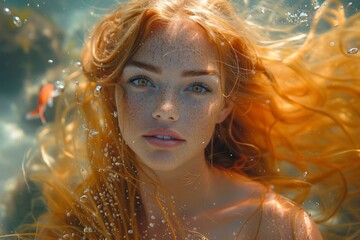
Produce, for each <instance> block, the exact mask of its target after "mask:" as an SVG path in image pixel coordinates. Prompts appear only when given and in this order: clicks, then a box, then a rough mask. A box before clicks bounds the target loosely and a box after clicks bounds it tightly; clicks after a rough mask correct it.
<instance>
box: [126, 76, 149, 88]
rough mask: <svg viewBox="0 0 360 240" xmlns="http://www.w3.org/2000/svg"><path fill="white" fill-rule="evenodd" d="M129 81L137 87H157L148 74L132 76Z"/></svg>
mask: <svg viewBox="0 0 360 240" xmlns="http://www.w3.org/2000/svg"><path fill="white" fill-rule="evenodd" d="M129 82H130V83H131V84H133V85H135V86H136V87H155V86H154V84H153V83H152V82H151V80H150V79H149V78H148V77H146V76H135V77H132V78H131V79H130V80H129Z"/></svg>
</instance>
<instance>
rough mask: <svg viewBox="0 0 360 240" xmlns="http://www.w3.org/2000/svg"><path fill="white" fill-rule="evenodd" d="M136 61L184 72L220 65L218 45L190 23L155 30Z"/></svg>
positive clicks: (198, 27) (195, 25)
mask: <svg viewBox="0 0 360 240" xmlns="http://www.w3.org/2000/svg"><path fill="white" fill-rule="evenodd" d="M132 59H133V60H137V61H145V62H148V63H152V64H157V65H166V66H170V67H171V66H172V65H176V66H177V67H182V68H189V67H190V68H194V67H211V68H215V67H216V65H217V63H218V61H217V59H218V57H217V50H216V47H215V44H213V43H211V42H210V41H209V39H208V37H207V35H206V33H205V31H204V30H203V29H202V28H201V27H200V26H199V25H197V24H195V23H191V22H180V21H179V22H177V23H174V24H171V25H168V26H161V27H157V28H155V29H154V30H152V31H151V32H150V34H149V36H148V38H147V39H146V40H145V41H144V42H143V43H142V46H141V47H140V48H139V49H138V51H137V52H136V53H135V55H134V56H133V57H132Z"/></svg>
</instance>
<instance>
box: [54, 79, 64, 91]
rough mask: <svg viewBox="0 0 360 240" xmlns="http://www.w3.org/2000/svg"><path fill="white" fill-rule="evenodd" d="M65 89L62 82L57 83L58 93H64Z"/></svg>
mask: <svg viewBox="0 0 360 240" xmlns="http://www.w3.org/2000/svg"><path fill="white" fill-rule="evenodd" d="M64 89H65V85H64V83H63V82H62V81H59V80H58V81H56V82H55V90H56V91H58V92H63V91H64Z"/></svg>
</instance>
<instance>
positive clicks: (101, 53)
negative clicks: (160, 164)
mask: <svg viewBox="0 0 360 240" xmlns="http://www.w3.org/2000/svg"><path fill="white" fill-rule="evenodd" d="M269 2H270V1H269ZM269 2H268V1H260V2H259V3H258V4H257V5H256V6H255V7H254V6H249V5H248V3H247V1H244V3H243V4H238V5H235V4H234V5H232V4H231V3H230V2H229V1H226V0H146V1H139V0H135V1H130V2H127V3H123V4H120V6H119V7H117V8H116V9H115V10H114V11H113V12H112V13H111V14H109V15H108V16H105V17H104V18H103V20H101V22H100V23H99V24H98V25H97V26H96V27H95V29H94V31H93V32H92V34H91V35H90V37H89V39H88V40H87V41H86V44H85V47H84V50H83V54H82V61H81V62H82V73H75V74H77V75H78V76H71V77H69V81H68V82H67V85H66V92H65V93H64V94H63V95H62V96H61V99H60V100H59V102H60V104H59V106H58V110H57V120H56V122H55V124H54V125H52V126H49V127H47V128H45V129H44V130H43V131H42V133H41V138H40V141H41V142H40V152H41V154H40V155H41V156H42V160H43V162H45V163H46V164H45V167H44V164H43V163H36V161H35V162H34V161H29V166H31V171H29V172H30V173H28V174H29V176H30V179H31V180H32V181H36V182H40V183H42V187H43V195H44V199H45V201H46V203H47V209H48V210H47V213H45V214H44V215H43V216H42V217H41V218H40V219H39V221H37V223H36V224H37V226H36V227H37V229H38V231H37V233H34V234H35V235H36V236H38V237H39V238H41V239H51V238H53V237H54V236H56V237H63V238H64V239H65V236H66V237H71V238H74V239H77V238H80V237H86V238H88V239H140V238H142V233H141V232H140V230H139V229H138V224H139V219H138V216H140V215H142V214H145V213H144V212H143V211H144V209H143V207H142V202H141V197H140V195H139V184H141V182H140V180H139V178H138V171H141V170H142V169H143V168H144V167H145V166H143V165H142V164H141V163H139V162H138V161H136V159H135V154H134V153H133V152H132V151H131V150H130V149H129V148H128V147H127V145H126V143H125V142H124V140H123V139H122V136H121V132H120V130H119V126H118V117H121V116H119V113H118V112H117V109H116V105H115V95H114V94H115V90H114V89H115V88H114V87H115V85H116V83H117V80H118V79H119V76H120V75H121V73H122V69H123V67H124V65H125V64H126V63H127V61H128V60H129V59H130V58H131V57H132V56H133V54H134V53H135V52H136V51H137V49H138V48H139V47H140V46H141V44H142V43H143V42H144V41H146V39H147V37H148V35H149V33H150V32H151V31H152V30H153V29H154V27H156V26H157V25H158V24H160V25H168V24H171V23H172V22H173V21H175V20H174V19H186V20H190V21H192V22H195V23H197V24H198V25H199V26H200V27H202V28H203V29H204V30H205V32H206V34H207V37H208V38H209V41H211V42H212V43H214V45H215V46H216V50H217V52H218V56H219V69H220V71H221V78H222V79H221V83H222V90H223V96H224V98H226V99H228V101H231V102H232V103H233V104H234V108H233V110H232V112H231V114H230V116H229V117H228V118H227V119H226V120H225V121H224V122H223V123H221V124H219V125H217V126H216V130H215V132H214V136H213V140H212V141H211V143H210V144H209V145H208V146H207V147H206V149H205V152H206V158H207V160H208V162H209V164H210V165H212V166H214V167H217V168H219V169H222V170H223V171H230V172H234V173H238V174H241V175H245V176H247V177H249V178H251V179H253V180H254V181H259V182H261V183H263V184H264V185H266V186H268V187H269V188H271V189H272V190H274V191H276V192H278V193H280V194H283V195H285V196H287V197H288V198H290V199H292V200H293V201H295V202H296V203H297V204H298V205H300V206H301V207H303V208H304V209H306V210H307V211H308V213H310V214H311V215H312V217H313V218H314V219H315V221H316V222H318V223H319V224H321V225H320V226H321V231H322V234H323V236H324V237H325V238H326V239H340V238H341V239H344V238H342V237H343V236H344V235H345V234H346V236H348V239H355V238H357V237H359V236H360V233H359V230H358V229H360V211H359V201H360V193H359V187H360V178H359V177H358V176H359V174H360V110H359V107H358V106H360V87H359V86H360V68H359V66H360V56H359V54H358V53H357V49H358V47H359V43H360V15H359V14H354V15H353V16H351V17H348V18H347V17H346V16H345V12H344V7H343V5H341V4H340V3H339V2H338V1H336V0H328V1H326V2H325V3H323V4H322V5H321V6H317V8H318V9H317V10H316V11H315V14H314V15H313V16H312V25H311V26H309V28H306V27H305V28H304V27H303V25H301V23H302V22H301V21H298V23H294V22H293V21H290V20H289V16H290V15H291V13H290V12H286V10H284V9H281V7H274V6H269ZM272 4H273V3H272ZM235 7H236V8H235ZM260 12H262V13H264V15H263V18H264V19H260V17H258V15H259V13H260ZM298 14H299V16H300V13H298ZM264 20H266V21H267V22H265V21H264ZM300 20H301V19H300ZM274 21H276V23H274V24H273V25H269V24H268V23H269V22H274ZM266 23H267V24H266ZM54 136H55V138H54ZM36 155H37V154H34V156H36ZM51 156H53V157H51ZM54 156H55V157H54ZM36 166H38V167H36ZM151 183H152V186H153V188H154V191H155V192H157V191H161V189H159V187H158V184H157V182H156V179H154V181H153V182H151ZM155 195H156V194H155ZM165 196H166V194H165ZM156 201H157V203H158V204H159V206H160V209H163V215H164V219H166V223H167V225H168V226H169V228H170V229H171V234H172V237H173V238H174V239H175V238H179V237H180V236H184V235H185V234H187V232H186V229H184V228H183V226H181V223H180V221H179V220H178V219H177V217H176V215H175V216H173V215H172V214H171V213H173V212H176V209H174V206H173V205H172V204H171V200H169V199H160V198H159V199H156ZM335 225H336V227H334V226H335ZM25 231H26V230H25ZM25 235H26V234H25Z"/></svg>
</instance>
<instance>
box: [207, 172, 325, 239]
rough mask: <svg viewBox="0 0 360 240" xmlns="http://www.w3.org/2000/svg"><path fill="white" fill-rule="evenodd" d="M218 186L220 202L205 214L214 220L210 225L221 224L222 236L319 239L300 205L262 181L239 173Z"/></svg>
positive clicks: (319, 235) (317, 232) (314, 227)
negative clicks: (259, 181) (238, 175)
mask: <svg viewBox="0 0 360 240" xmlns="http://www.w3.org/2000/svg"><path fill="white" fill-rule="evenodd" d="M221 187H222V188H221V189H222V192H221V194H220V196H221V198H219V200H218V203H219V204H218V205H217V207H216V208H215V209H212V211H209V212H208V216H210V217H211V219H212V220H213V221H214V222H216V226H212V228H213V229H215V228H220V227H221V231H219V232H221V234H222V236H225V235H226V234H227V233H232V235H231V236H229V237H228V238H227V239H241V240H253V239H266V240H279V239H282V240H303V239H304V240H321V239H322V237H321V234H320V232H319V229H318V227H317V226H316V224H315V222H314V221H313V220H312V219H311V217H310V216H309V215H307V214H306V212H305V211H304V210H303V209H302V208H300V207H298V206H297V205H296V204H294V203H293V202H291V201H290V200H288V199H286V198H285V197H282V196H280V195H279V194H276V193H274V192H273V191H271V190H269V189H268V188H267V187H265V186H264V185H262V184H260V183H258V182H256V181H253V180H250V179H247V178H242V177H240V178H236V179H234V178H232V179H225V182H223V183H222V184H221ZM224 196H227V197H226V198H224ZM221 199H222V200H221ZM224 199H225V200H226V201H224ZM218 230H219V229H218Z"/></svg>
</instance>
